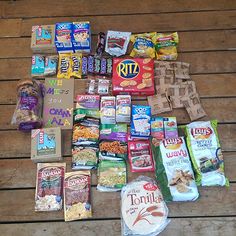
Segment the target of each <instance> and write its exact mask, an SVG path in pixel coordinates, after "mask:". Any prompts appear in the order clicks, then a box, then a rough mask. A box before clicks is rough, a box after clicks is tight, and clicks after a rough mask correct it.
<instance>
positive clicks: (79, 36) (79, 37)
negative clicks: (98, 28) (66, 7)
mask: <svg viewBox="0 0 236 236" xmlns="http://www.w3.org/2000/svg"><path fill="white" fill-rule="evenodd" d="M72 45H73V50H74V52H83V53H90V52H91V30H90V23H89V22H88V21H85V22H73V24H72Z"/></svg>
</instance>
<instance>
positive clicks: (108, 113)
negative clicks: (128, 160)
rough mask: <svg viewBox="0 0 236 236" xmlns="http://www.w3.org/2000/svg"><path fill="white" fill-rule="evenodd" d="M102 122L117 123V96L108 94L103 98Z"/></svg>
mask: <svg viewBox="0 0 236 236" xmlns="http://www.w3.org/2000/svg"><path fill="white" fill-rule="evenodd" d="M100 111H101V123H102V124H115V123H116V98H115V97H114V96H107V97H102V98H101V109H100Z"/></svg>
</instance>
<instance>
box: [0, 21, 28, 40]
mask: <svg viewBox="0 0 236 236" xmlns="http://www.w3.org/2000/svg"><path fill="white" fill-rule="evenodd" d="M21 23H22V21H21V19H0V29H1V30H0V37H20V36H21ZM30 32H31V31H30Z"/></svg>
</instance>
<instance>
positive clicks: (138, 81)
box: [112, 58, 155, 96]
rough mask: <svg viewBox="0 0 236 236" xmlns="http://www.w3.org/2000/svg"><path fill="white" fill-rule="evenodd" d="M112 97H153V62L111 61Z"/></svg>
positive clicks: (124, 59) (118, 59)
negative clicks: (127, 95)
mask: <svg viewBox="0 0 236 236" xmlns="http://www.w3.org/2000/svg"><path fill="white" fill-rule="evenodd" d="M112 85H113V95H117V94H130V95H141V96H147V95H153V94H154V93H155V88H154V61H153V60H152V59H150V58H114V59H113V76H112Z"/></svg>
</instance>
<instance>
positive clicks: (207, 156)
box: [185, 120, 229, 186]
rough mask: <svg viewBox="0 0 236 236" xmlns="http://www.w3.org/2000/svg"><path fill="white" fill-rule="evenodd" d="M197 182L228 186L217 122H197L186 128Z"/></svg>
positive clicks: (207, 184) (206, 184)
mask: <svg viewBox="0 0 236 236" xmlns="http://www.w3.org/2000/svg"><path fill="white" fill-rule="evenodd" d="M185 131H186V134H187V145H188V149H189V153H190V157H191V160H192V163H193V167H194V170H195V173H196V182H197V184H198V185H202V186H217V185H218V186H224V185H226V186H228V185H229V181H228V179H227V178H226V177H225V174H224V160H223V154H222V151H221V146H220V142H219V136H218V133H217V121H216V120H212V121H195V122H192V123H190V124H188V125H186V126H185Z"/></svg>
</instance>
